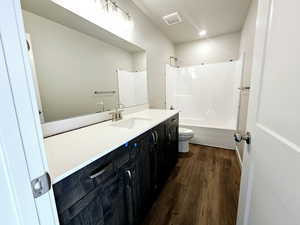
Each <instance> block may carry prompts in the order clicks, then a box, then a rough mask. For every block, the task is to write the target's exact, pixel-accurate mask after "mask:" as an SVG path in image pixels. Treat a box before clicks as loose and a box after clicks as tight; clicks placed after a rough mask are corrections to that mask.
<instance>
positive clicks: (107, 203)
mask: <svg viewBox="0 0 300 225" xmlns="http://www.w3.org/2000/svg"><path fill="white" fill-rule="evenodd" d="M102 186H103V192H102V206H103V216H104V224H105V225H127V224H128V223H127V215H126V203H125V192H124V182H123V181H122V179H121V178H120V176H119V175H116V176H114V177H111V178H109V179H108V180H106V181H105V182H103V185H102Z"/></svg>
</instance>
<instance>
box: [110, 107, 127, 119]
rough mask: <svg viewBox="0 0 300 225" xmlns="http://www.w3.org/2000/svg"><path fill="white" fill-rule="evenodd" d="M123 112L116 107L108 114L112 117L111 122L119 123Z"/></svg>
mask: <svg viewBox="0 0 300 225" xmlns="http://www.w3.org/2000/svg"><path fill="white" fill-rule="evenodd" d="M123 111H124V110H122V109H120V108H118V107H116V108H115V111H114V112H111V113H109V114H110V115H112V121H119V120H121V119H123V115H122V112H123Z"/></svg>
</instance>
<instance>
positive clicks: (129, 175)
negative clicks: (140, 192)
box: [126, 170, 132, 180]
mask: <svg viewBox="0 0 300 225" xmlns="http://www.w3.org/2000/svg"><path fill="white" fill-rule="evenodd" d="M126 173H127V174H128V177H129V179H130V180H131V178H132V176H131V171H130V170H126Z"/></svg>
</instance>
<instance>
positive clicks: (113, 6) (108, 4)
mask: <svg viewBox="0 0 300 225" xmlns="http://www.w3.org/2000/svg"><path fill="white" fill-rule="evenodd" d="M105 9H106V11H107V12H110V11H111V10H113V11H115V12H118V11H121V12H122V13H123V15H125V16H126V17H127V19H128V21H131V16H130V14H129V12H128V11H126V10H125V9H123V8H121V7H120V6H119V5H118V4H117V3H116V2H114V1H112V0H105Z"/></svg>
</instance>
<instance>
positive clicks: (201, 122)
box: [166, 60, 242, 149]
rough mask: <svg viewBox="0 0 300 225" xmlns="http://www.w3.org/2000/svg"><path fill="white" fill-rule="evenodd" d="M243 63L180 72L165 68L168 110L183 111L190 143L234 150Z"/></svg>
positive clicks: (235, 62)
mask: <svg viewBox="0 0 300 225" xmlns="http://www.w3.org/2000/svg"><path fill="white" fill-rule="evenodd" d="M241 75H242V60H239V61H233V62H223V63H216V64H207V65H199V66H192V67H183V68H177V67H172V66H169V65H166V103H167V108H168V109H169V108H175V109H178V110H180V120H179V123H180V126H182V127H186V128H189V129H192V130H193V131H194V132H195V136H194V138H193V139H192V140H191V143H195V144H201V145H208V146H213V147H222V148H227V149H235V143H234V141H233V134H234V132H235V131H236V129H237V121H238V111H239V110H238V108H239V96H240V91H239V89H238V88H239V87H240V83H241Z"/></svg>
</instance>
